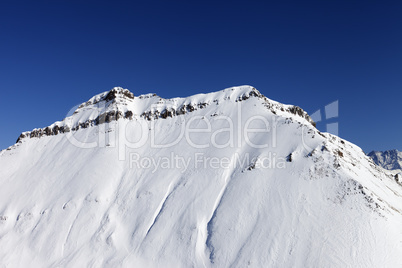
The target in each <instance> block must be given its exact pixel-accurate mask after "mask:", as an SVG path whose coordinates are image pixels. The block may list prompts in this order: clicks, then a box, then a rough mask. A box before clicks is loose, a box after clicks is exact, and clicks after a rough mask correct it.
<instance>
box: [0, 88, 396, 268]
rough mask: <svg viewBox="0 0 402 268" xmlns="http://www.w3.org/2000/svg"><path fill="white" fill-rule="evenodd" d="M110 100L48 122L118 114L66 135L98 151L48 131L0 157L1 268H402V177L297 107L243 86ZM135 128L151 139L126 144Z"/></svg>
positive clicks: (122, 95)
mask: <svg viewBox="0 0 402 268" xmlns="http://www.w3.org/2000/svg"><path fill="white" fill-rule="evenodd" d="M108 95H109V92H105V93H102V94H100V95H97V96H95V97H94V98H92V99H91V100H90V101H89V102H86V103H84V104H83V105H81V106H80V108H78V109H77V110H76V113H75V114H73V115H72V116H71V118H72V119H71V122H70V121H68V120H67V118H66V119H65V120H64V121H62V122H57V124H70V123H71V124H70V125H68V126H69V127H71V129H72V128H74V127H75V126H76V124H78V123H83V122H86V121H87V120H96V118H97V117H99V115H101V114H105V113H106V114H107V113H109V112H121V114H122V115H123V116H122V117H121V118H119V119H116V120H109V122H108V121H106V120H105V122H104V123H102V124H98V125H95V124H94V125H92V126H88V127H86V128H81V127H80V128H79V129H78V130H76V131H70V132H69V134H71V133H73V134H74V139H75V140H77V141H80V142H83V143H85V144H95V145H96V146H92V147H90V148H82V147H80V146H77V145H76V144H74V143H72V142H71V140H69V138H68V135H67V134H66V135H50V136H46V137H44V138H23V139H22V140H21V143H18V144H17V145H16V146H14V147H13V149H12V150H8V151H2V152H1V153H0V166H1V167H6V168H2V169H0V243H1V245H4V246H2V247H0V263H1V264H2V265H3V266H5V267H8V266H10V267H28V266H29V267H66V266H69V267H82V266H91V267H105V266H107V267H109V266H110V267H402V259H401V258H400V256H401V253H402V232H401V231H400V226H401V224H402V186H401V182H400V180H398V179H397V178H396V177H394V176H392V175H391V174H389V173H387V172H384V170H383V169H382V168H380V167H379V166H377V165H375V164H374V162H373V161H372V160H371V159H370V158H369V157H368V156H367V155H365V153H364V152H363V151H362V150H361V149H360V148H359V147H357V146H356V145H354V144H352V143H349V142H347V141H345V140H343V139H341V138H339V137H336V136H333V135H331V134H328V133H321V132H319V131H318V130H317V129H316V128H315V127H314V126H313V124H312V122H311V121H310V120H309V117H308V116H307V115H306V114H305V113H304V112H303V111H302V110H301V109H300V108H295V107H294V106H291V105H283V104H280V103H276V102H273V101H271V100H268V99H266V98H265V97H263V96H261V95H260V94H259V92H258V91H256V90H254V89H253V88H251V87H236V88H233V89H226V90H225V91H220V92H216V93H211V94H201V95H195V96H192V97H189V98H177V99H170V100H165V99H161V98H159V97H158V96H155V95H152V94H151V95H143V96H139V97H133V98H131V97H130V96H131V95H130V94H129V92H128V91H122V89H120V88H116V92H115V93H111V95H115V97H114V98H111V99H110V100H106V96H108ZM127 95H128V96H127ZM204 103H205V105H204ZM200 104H201V105H202V107H200V106H199V105H200ZM184 105H185V107H186V109H185V111H186V112H185V113H183V114H180V113H179V115H177V111H180V110H181V107H184ZM187 105H191V107H193V108H194V109H191V108H190V109H187V107H188V106H187ZM170 109H171V110H170ZM165 110H170V111H172V110H174V111H175V114H174V112H171V116H170V114H169V113H167V112H163V111H165ZM94 111H95V112H94ZM127 111H131V112H132V113H133V114H132V118H131V119H130V118H124V115H125V113H126V112H127ZM164 114H166V115H167V116H166V117H165V118H164ZM225 118H226V119H225ZM159 119H160V120H159ZM229 119H230V120H229ZM250 119H254V120H252V121H250ZM207 121H208V123H209V125H208V128H206V122H207ZM249 122H251V123H250V124H249ZM186 124H190V126H191V129H192V130H194V129H196V128H199V129H202V130H203V131H202V132H191V133H187V134H188V135H187V136H186V135H182V127H183V126H185V125H186ZM248 124H249V126H250V129H260V130H261V129H264V128H265V129H266V131H264V132H263V131H257V132H252V133H248V132H243V130H244V129H245V128H247V126H248ZM267 125H268V126H269V127H267ZM60 126H62V125H60ZM141 126H145V127H144V128H143V129H141ZM231 128H232V129H233V130H234V131H224V130H227V129H231ZM239 129H240V130H241V131H238V130H239ZM140 130H142V131H143V132H144V133H145V134H146V135H145V137H152V135H154V137H153V142H151V141H150V140H146V142H144V143H143V144H141V146H133V143H134V141H135V140H137V139H136V138H138V137H139V135H138V134H139V132H141V131H140ZM121 133H124V134H125V135H126V136H127V137H128V140H129V141H130V142H128V141H124V140H121ZM244 133H246V134H247V136H246V137H247V138H249V139H250V140H249V139H246V138H245V136H244ZM124 137H125V136H124ZM178 137H179V138H178ZM150 139H151V138H150ZM151 140H152V139H151ZM156 145H159V146H156ZM160 145H165V146H160ZM257 145H267V146H257Z"/></svg>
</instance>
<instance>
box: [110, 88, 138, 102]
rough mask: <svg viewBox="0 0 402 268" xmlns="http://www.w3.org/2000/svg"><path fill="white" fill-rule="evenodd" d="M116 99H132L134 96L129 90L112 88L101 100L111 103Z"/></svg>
mask: <svg viewBox="0 0 402 268" xmlns="http://www.w3.org/2000/svg"><path fill="white" fill-rule="evenodd" d="M117 98H122V99H126V98H127V99H134V94H133V93H132V92H130V90H128V89H124V88H122V87H114V88H112V89H111V90H110V91H109V92H108V93H107V95H106V96H105V97H104V98H103V100H105V101H112V100H115V99H117Z"/></svg>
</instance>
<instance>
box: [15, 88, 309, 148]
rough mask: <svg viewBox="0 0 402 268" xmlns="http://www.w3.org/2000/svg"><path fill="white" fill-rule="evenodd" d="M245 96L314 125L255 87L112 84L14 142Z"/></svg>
mask: <svg viewBox="0 0 402 268" xmlns="http://www.w3.org/2000/svg"><path fill="white" fill-rule="evenodd" d="M248 99H254V100H257V102H258V104H257V103H256V104H255V105H258V106H260V105H261V106H262V107H265V109H267V110H269V111H270V112H271V113H273V114H275V115H278V116H281V117H286V118H294V119H295V120H296V121H301V122H305V123H310V124H312V125H313V126H315V122H314V121H313V120H312V119H311V118H310V116H309V115H308V114H307V113H306V112H305V111H304V110H303V109H301V108H300V107H298V106H294V105H286V104H282V103H279V102H276V101H273V100H270V99H268V98H267V97H265V96H264V95H262V94H261V93H260V92H259V91H258V90H257V89H256V88H254V87H252V86H247V85H246V86H237V87H230V88H226V89H224V90H221V91H217V92H211V93H207V94H197V95H193V96H189V97H186V98H172V99H164V98H161V97H159V96H157V95H156V94H145V95H140V96H137V97H135V96H134V94H133V93H132V92H130V91H129V90H128V89H124V88H122V87H114V88H112V89H111V90H110V91H105V92H103V93H100V94H98V95H95V96H93V97H92V98H91V99H89V100H88V101H86V102H84V103H82V104H81V105H79V106H78V108H77V109H75V110H72V111H74V112H73V113H72V115H71V116H68V117H66V118H64V119H63V120H62V121H61V122H55V123H54V124H52V125H50V126H48V127H45V128H39V129H34V130H32V131H27V132H23V133H22V134H21V135H20V136H19V138H18V139H17V143H19V142H21V141H22V139H24V138H26V137H29V138H40V137H42V136H53V135H57V134H62V133H66V132H70V131H77V130H79V129H82V128H88V127H91V126H96V125H99V124H102V123H109V122H112V121H117V120H119V119H127V120H133V119H136V120H138V119H141V118H142V119H146V120H156V119H166V118H169V117H175V116H182V115H184V114H187V113H191V112H194V111H197V110H200V109H204V108H206V107H208V106H217V107H218V106H219V107H220V106H221V105H226V104H228V103H232V104H236V103H240V102H243V101H247V102H248Z"/></svg>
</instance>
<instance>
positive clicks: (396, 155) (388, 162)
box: [367, 149, 402, 170]
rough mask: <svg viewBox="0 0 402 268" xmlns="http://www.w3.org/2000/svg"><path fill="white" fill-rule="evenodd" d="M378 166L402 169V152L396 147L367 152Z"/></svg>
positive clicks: (388, 168)
mask: <svg viewBox="0 0 402 268" xmlns="http://www.w3.org/2000/svg"><path fill="white" fill-rule="evenodd" d="M367 155H368V156H369V157H371V158H372V159H373V161H374V163H376V164H377V165H378V166H380V167H382V168H385V169H387V170H400V169H402V152H399V151H398V150H396V149H392V150H388V151H372V152H370V153H368V154H367Z"/></svg>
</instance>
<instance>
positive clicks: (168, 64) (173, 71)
mask: <svg viewBox="0 0 402 268" xmlns="http://www.w3.org/2000/svg"><path fill="white" fill-rule="evenodd" d="M401 14H402V2H401V1H389V2H387V1H294V2H292V1H278V2H269V1H227V2H216V1H181V2H176V1H134V2H128V1H127V2H117V1H18V2H15V1H2V2H1V3H0V36H1V42H0V89H1V105H0V113H1V115H2V116H1V119H0V120H1V121H0V125H1V127H2V130H1V134H0V149H4V148H7V147H8V146H10V145H12V144H13V143H14V142H15V140H16V139H17V137H18V136H19V134H20V132H22V131H27V130H31V129H33V128H35V127H45V126H47V125H50V124H52V123H53V122H54V121H57V120H61V119H63V118H64V116H65V115H66V113H67V112H68V111H69V110H70V108H71V107H73V106H74V105H76V104H78V103H81V102H84V101H86V100H87V99H89V98H90V97H92V96H93V95H95V94H98V93H100V92H103V91H106V90H109V89H110V88H112V87H114V86H122V87H125V88H128V89H130V90H131V91H132V92H133V93H134V94H135V95H139V94H143V93H149V92H155V93H157V94H158V95H160V96H162V97H166V98H169V97H177V96H182V97H184V96H188V95H192V94H196V93H201V92H210V91H217V90H221V89H223V88H227V87H230V86H236V85H244V84H247V85H252V86H254V87H256V88H257V89H258V90H260V91H261V92H262V93H263V94H264V95H266V96H267V97H268V98H270V99H273V100H277V101H280V102H283V103H289V104H295V105H298V106H300V107H302V108H303V109H304V110H306V111H308V112H309V113H313V112H315V111H316V110H318V109H323V108H324V107H325V105H327V104H329V103H331V102H333V101H336V100H339V117H338V118H335V119H331V120H330V121H328V122H329V123H333V122H338V123H339V135H340V136H341V137H342V138H345V139H347V140H349V141H351V142H353V143H355V144H357V145H359V146H360V147H362V148H363V150H365V151H366V152H368V151H371V150H374V149H376V150H386V149H393V148H396V149H399V150H402V139H401V135H400V133H402V120H401V115H402V107H401V99H402V98H401V97H402V16H401ZM326 123H327V122H324V123H322V124H320V125H319V127H320V128H321V129H322V130H324V131H325V124H326Z"/></svg>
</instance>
